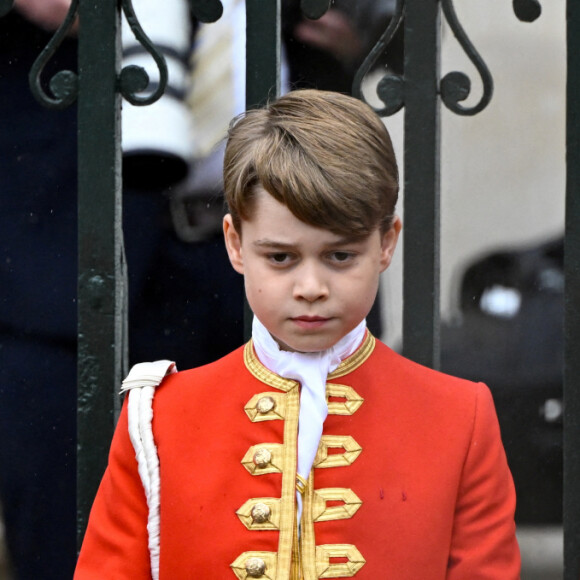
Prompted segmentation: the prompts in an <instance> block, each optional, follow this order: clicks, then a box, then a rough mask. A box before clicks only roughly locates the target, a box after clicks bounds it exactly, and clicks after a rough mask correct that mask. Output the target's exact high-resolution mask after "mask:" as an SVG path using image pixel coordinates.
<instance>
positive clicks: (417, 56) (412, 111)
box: [403, 0, 440, 368]
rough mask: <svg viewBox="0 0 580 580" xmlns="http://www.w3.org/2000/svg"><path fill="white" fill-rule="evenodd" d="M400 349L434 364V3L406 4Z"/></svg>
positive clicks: (436, 283)
mask: <svg viewBox="0 0 580 580" xmlns="http://www.w3.org/2000/svg"><path fill="white" fill-rule="evenodd" d="M406 5H407V8H406V13H405V144H404V150H405V158H404V169H405V187H404V220H405V227H404V228H403V235H404V238H403V240H404V278H403V351H404V354H405V356H407V357H409V358H411V359H412V360H414V361H416V362H418V363H421V364H424V365H427V366H430V367H433V368H437V367H438V366H439V352H440V347H439V318H440V316H439V234H440V232H439V230H440V211H439V210H440V200H439V186H440V176H439V147H440V120H439V116H440V103H439V95H438V86H439V42H440V28H439V18H440V16H439V1H438V0H430V1H429V2H425V1H424V0H407V3H406Z"/></svg>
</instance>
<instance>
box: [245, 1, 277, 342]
mask: <svg viewBox="0 0 580 580" xmlns="http://www.w3.org/2000/svg"><path fill="white" fill-rule="evenodd" d="M280 21H281V4H280V0H272V1H269V2H263V1H262V0H246V37H247V40H246V108H248V109H251V108H255V107H260V106H261V105H264V104H265V103H266V102H267V101H268V100H269V99H273V98H275V97H277V96H279V95H280ZM252 318H253V313H252V310H251V308H250V306H249V304H248V302H247V300H245V299H244V339H245V340H248V339H249V338H250V336H251V335H252Z"/></svg>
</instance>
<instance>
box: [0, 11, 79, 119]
mask: <svg viewBox="0 0 580 580" xmlns="http://www.w3.org/2000/svg"><path fill="white" fill-rule="evenodd" d="M5 1H6V0H5ZM8 3H10V0H8ZM78 4H79V3H78V0H72V2H71V5H70V7H69V10H68V12H67V15H66V18H65V19H64V21H63V23H62V24H61V25H60V26H59V28H58V30H57V31H56V32H55V34H54V36H53V37H52V38H51V39H50V41H49V42H48V44H47V45H46V47H45V48H44V49H43V51H42V52H41V53H40V55H39V56H38V58H37V59H36V60H35V61H34V64H33V65H32V68H31V69H30V73H29V75H28V80H29V83H30V90H31V91H32V94H33V95H34V96H35V98H36V99H37V100H38V101H39V102H40V103H41V104H43V105H44V106H46V107H48V108H49V109H65V108H66V107H68V106H69V105H71V104H72V103H74V102H75V100H76V98H77V95H78V77H77V75H76V73H74V72H73V71H70V70H62V71H59V72H57V73H56V74H55V75H54V76H53V77H52V78H51V79H50V81H49V85H48V86H49V88H50V91H51V93H52V95H53V96H50V95H49V94H47V93H46V91H45V90H44V88H43V86H42V83H41V81H40V76H41V74H42V71H43V69H44V67H45V66H46V63H47V62H48V61H49V60H50V59H51V58H52V56H53V55H54V53H55V52H56V50H57V48H58V47H59V46H60V44H61V42H62V41H63V40H64V38H65V37H66V35H67V34H68V33H69V32H70V30H71V28H72V26H73V23H74V21H75V18H76V15H77V10H78ZM1 8H2V7H0V9H1Z"/></svg>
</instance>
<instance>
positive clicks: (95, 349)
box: [77, 0, 127, 546]
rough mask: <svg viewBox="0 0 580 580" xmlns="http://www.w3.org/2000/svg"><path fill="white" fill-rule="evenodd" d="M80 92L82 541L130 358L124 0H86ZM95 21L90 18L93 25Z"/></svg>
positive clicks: (83, 4)
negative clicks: (124, 212)
mask: <svg viewBox="0 0 580 580" xmlns="http://www.w3.org/2000/svg"><path fill="white" fill-rule="evenodd" d="M79 16H80V20H81V22H83V23H87V25H84V26H82V27H81V33H80V34H79V89H80V90H79V97H78V150H79V155H78V170H79V171H78V172H79V183H78V208H79V209H78V216H79V220H78V237H79V262H78V263H79V281H78V316H79V322H78V324H79V334H78V338H79V342H78V349H79V351H78V352H79V354H78V468H77V469H78V483H77V494H78V496H77V506H78V512H77V532H78V541H79V546H80V542H81V541H82V537H83V535H84V530H85V527H86V523H87V519H88V513H89V511H90V506H91V504H92V501H93V499H94V496H95V493H96V491H97V487H98V484H99V481H100V479H101V477H102V474H103V472H104V470H105V467H106V462H107V454H108V448H109V445H110V442H111V437H112V435H113V430H114V425H115V411H116V410H118V405H119V397H118V395H117V392H118V390H119V385H120V384H121V379H122V376H123V374H124V372H125V370H126V369H125V364H126V363H125V361H126V340H125V336H126V332H125V327H126V315H127V309H126V304H125V303H126V288H125V287H126V276H125V264H124V257H123V236H122V230H121V135H120V113H121V100H120V95H119V93H118V90H117V89H118V86H117V84H118V83H117V78H118V73H119V68H120V56H121V50H120V48H121V47H120V14H119V5H118V2H116V0H103V1H102V2H98V3H96V2H91V1H88V0H81V1H80V5H79ZM88 23H90V24H88Z"/></svg>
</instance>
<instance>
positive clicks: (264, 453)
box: [254, 447, 272, 467]
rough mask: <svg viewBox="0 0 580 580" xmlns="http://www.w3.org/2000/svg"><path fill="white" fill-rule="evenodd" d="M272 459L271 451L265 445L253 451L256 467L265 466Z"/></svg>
mask: <svg viewBox="0 0 580 580" xmlns="http://www.w3.org/2000/svg"><path fill="white" fill-rule="evenodd" d="M270 461H272V453H270V451H269V450H268V449H266V448H265V447H260V448H259V449H258V450H257V451H256V453H254V463H255V464H256V465H257V466H258V467H266V466H267V465H268V463H270Z"/></svg>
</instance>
